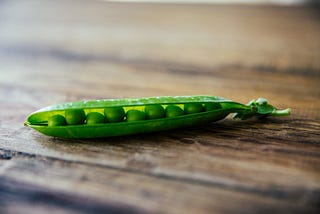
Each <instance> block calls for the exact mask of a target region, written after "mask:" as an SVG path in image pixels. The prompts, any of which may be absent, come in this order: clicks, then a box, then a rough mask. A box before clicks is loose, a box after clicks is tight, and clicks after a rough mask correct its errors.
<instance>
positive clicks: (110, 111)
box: [104, 107, 126, 123]
mask: <svg viewBox="0 0 320 214" xmlns="http://www.w3.org/2000/svg"><path fill="white" fill-rule="evenodd" d="M104 115H105V116H106V118H107V120H108V122H110V123H117V122H121V121H123V120H124V117H125V116H126V114H125V112H124V110H123V108H122V107H109V108H105V109H104Z"/></svg>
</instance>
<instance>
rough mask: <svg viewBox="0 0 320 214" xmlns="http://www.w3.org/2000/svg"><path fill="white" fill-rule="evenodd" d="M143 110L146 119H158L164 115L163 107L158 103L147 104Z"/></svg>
mask: <svg viewBox="0 0 320 214" xmlns="http://www.w3.org/2000/svg"><path fill="white" fill-rule="evenodd" d="M144 111H145V112H146V117H147V118H148V119H159V118H162V117H164V108H163V106H162V105H160V104H155V105H147V106H146V107H145V108H144Z"/></svg>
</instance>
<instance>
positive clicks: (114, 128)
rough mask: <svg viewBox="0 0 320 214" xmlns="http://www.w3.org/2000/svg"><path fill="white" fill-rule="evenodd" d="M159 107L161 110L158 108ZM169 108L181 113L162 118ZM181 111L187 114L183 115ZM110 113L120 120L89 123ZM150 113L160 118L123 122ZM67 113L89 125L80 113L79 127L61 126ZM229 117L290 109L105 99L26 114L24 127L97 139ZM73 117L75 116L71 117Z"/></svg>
mask: <svg viewBox="0 0 320 214" xmlns="http://www.w3.org/2000/svg"><path fill="white" fill-rule="evenodd" d="M159 105H160V106H161V107H162V108H161V107H160V108H159ZM149 106H150V108H149ZM155 106H157V108H154V107H155ZM172 106H175V108H176V109H177V108H178V109H179V108H180V109H181V111H182V113H179V114H173V116H172V115H170V116H166V115H165V114H164V110H165V109H166V108H167V107H168V108H171V109H172ZM190 106H196V107H197V108H192V111H190V110H187V108H188V109H190ZM185 108H186V110H187V112H185V111H184V110H185ZM106 109H107V111H106ZM112 109H116V110H117V111H114V112H120V113H119V114H120V117H119V118H120V120H117V121H108V118H106V120H104V122H103V123H101V121H103V120H99V122H97V123H95V122H94V121H95V120H91V117H92V114H90V113H91V112H96V113H100V114H99V115H101V116H100V117H102V115H107V114H105V113H106V112H110V111H112ZM150 109H152V110H153V111H156V109H159V112H154V114H159V115H160V116H157V117H150V116H147V117H139V119H134V120H130V118H129V120H127V119H126V114H127V113H128V112H129V114H130V115H129V117H132V112H140V114H143V113H145V112H144V111H145V110H146V111H149V112H150ZM197 109H198V110H197ZM71 110H72V111H73V112H80V113H81V112H84V114H85V115H87V116H88V115H89V116H90V122H89V123H87V122H86V119H83V113H81V114H80V117H81V120H78V121H80V122H81V123H80V122H77V124H68V123H65V122H64V120H63V118H61V116H62V117H65V116H66V113H67V112H70V111H71ZM133 110H134V111H133ZM175 111H176V110H175ZM179 111H180V110H179ZM149 112H147V114H146V115H148V114H149ZM183 112H184V113H183ZM230 113H235V115H234V118H235V119H248V118H251V117H255V116H257V117H265V116H287V115H289V114H290V109H285V110H278V109H276V108H275V107H273V106H272V105H270V104H268V103H267V101H266V100H265V99H263V98H259V99H257V100H252V101H251V102H250V103H248V104H247V105H244V104H241V103H237V102H233V101H231V100H227V99H224V98H221V97H217V96H164V97H149V98H136V99H132V98H131V99H105V100H91V101H81V102H69V103H62V104H57V105H52V106H48V107H45V108H42V109H40V110H38V111H36V112H34V113H32V114H30V115H29V117H28V118H27V120H26V122H25V125H26V126H29V127H31V128H33V129H35V130H37V131H39V132H41V133H43V134H45V135H49V136H54V137H60V138H100V137H112V136H123V135H132V134H139V133H148V132H156V131H164V130H169V129H175V128H182V127H189V126H195V125H202V124H205V123H210V122H214V121H218V120H221V119H223V118H225V117H226V116H227V115H228V114H230ZM115 114H116V113H115ZM55 115H59V116H58V117H59V118H58V119H59V121H57V122H56V121H53V122H52V118H55ZM96 115H98V114H96ZM67 116H68V115H67ZM116 116H117V115H113V118H116ZM56 117H57V116H56ZM73 117H76V116H75V115H73ZM73 119H74V118H73ZM74 120H75V119H74ZM88 120H89V119H88ZM48 121H49V122H48ZM60 121H62V122H60ZM91 121H93V122H91ZM79 123H80V124H79Z"/></svg>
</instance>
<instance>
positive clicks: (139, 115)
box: [126, 109, 146, 122]
mask: <svg viewBox="0 0 320 214" xmlns="http://www.w3.org/2000/svg"><path fill="white" fill-rule="evenodd" d="M126 118H127V121H128V122H132V121H139V120H144V119H145V118H146V113H144V112H143V111H139V110H136V109H132V110H129V111H128V112H127V117H126Z"/></svg>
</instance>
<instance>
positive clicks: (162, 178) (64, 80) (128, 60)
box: [0, 1, 320, 213]
mask: <svg viewBox="0 0 320 214" xmlns="http://www.w3.org/2000/svg"><path fill="white" fill-rule="evenodd" d="M318 12H319V11H318V9H317V8H310V7H275V6H265V7H264V6H222V5H210V6H209V5H183V4H171V5H170V4H129V3H105V2H99V1H97V2H88V1H77V2H76V3H75V2H73V1H63V2H60V1H54V2H53V1H29V2H13V1H1V2H0V75H1V76H0V103H1V105H0V110H1V111H0V116H1V118H2V119H1V120H0V213H26V212H27V213H31V212H32V213H44V212H47V211H48V210H49V211H50V213H127V212H130V213H270V212H273V213H317V212H318V211H319V209H320V207H319V204H320V201H319V199H320V142H319V128H320V122H319V120H320V114H319V112H320V102H319V97H320V90H319V83H320V76H319V71H320V64H319V60H318V59H319V57H320V51H319V50H320V43H319V39H318V38H320V25H319V16H318V14H319V13H318ZM193 94H209V95H219V96H222V97H226V98H230V99H233V100H235V101H238V102H244V103H245V102H248V101H249V100H251V99H253V98H257V97H265V98H267V99H269V100H270V101H271V102H272V104H274V105H275V106H278V107H280V108H287V107H291V108H292V115H291V116H290V117H286V118H270V119H267V120H264V121H259V120H249V121H233V120H232V119H231V118H230V117H228V118H227V119H225V120H223V121H219V122H217V123H212V124H208V125H206V126H202V127H194V128H188V129H179V130H172V131H167V132H159V133H153V134H145V135H136V136H128V137H118V138H106V139H93V140H63V139H56V138H51V137H46V136H43V135H41V134H39V133H37V132H35V131H34V130H31V129H29V128H27V127H23V122H24V120H25V118H26V117H27V115H28V114H30V113H31V112H33V111H35V110H37V109H39V108H41V107H44V106H47V105H51V104H55V103H59V102H65V101H75V100H84V99H101V98H115V97H146V96H160V95H193Z"/></svg>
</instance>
